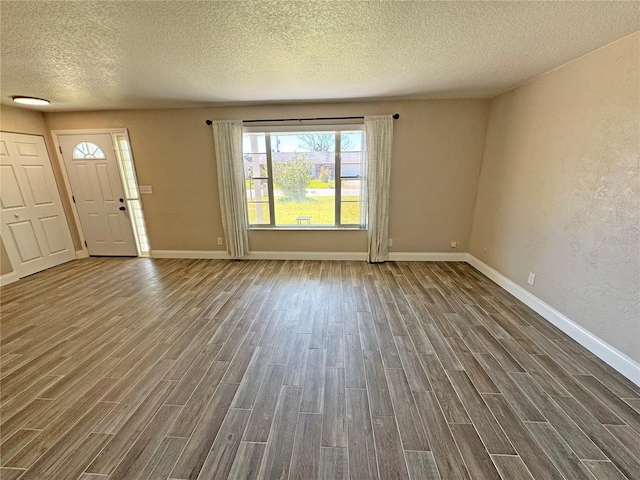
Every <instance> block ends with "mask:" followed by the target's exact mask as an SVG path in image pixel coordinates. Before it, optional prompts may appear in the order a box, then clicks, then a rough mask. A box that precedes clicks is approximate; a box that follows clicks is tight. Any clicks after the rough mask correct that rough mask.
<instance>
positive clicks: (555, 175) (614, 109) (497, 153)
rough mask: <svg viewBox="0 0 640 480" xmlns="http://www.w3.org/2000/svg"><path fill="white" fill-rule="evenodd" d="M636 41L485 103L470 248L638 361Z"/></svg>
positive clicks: (612, 47) (639, 261)
mask: <svg viewBox="0 0 640 480" xmlns="http://www.w3.org/2000/svg"><path fill="white" fill-rule="evenodd" d="M639 43H640V33H636V34H634V35H631V36H628V37H626V38H623V39H621V40H619V41H617V42H614V43H612V44H610V45H608V46H606V47H603V48H601V49H599V50H597V51H595V52H592V53H590V54H588V55H586V56H584V57H582V58H580V59H578V60H576V61H574V62H572V63H570V64H568V65H565V66H564V67H562V68H560V69H557V70H555V71H552V72H550V73H548V74H546V75H544V76H542V77H539V78H537V79H535V80H533V81H532V82H530V83H528V84H526V85H523V86H521V87H518V88H516V89H515V90H512V91H510V92H507V93H505V94H503V95H500V96H499V97H496V98H494V99H493V100H492V103H491V107H490V114H489V121H488V127H487V136H486V142H485V152H484V157H483V164H482V170H481V175H480V180H479V184H478V196H477V201H476V208H475V214H474V221H473V228H472V234H471V240H470V252H471V253H472V254H473V255H474V256H475V257H477V258H479V259H481V260H482V261H484V262H485V263H487V264H488V265H490V266H491V267H493V268H494V269H496V270H497V271H499V272H500V273H502V274H503V275H505V276H506V277H508V278H509V279H511V280H513V281H514V282H516V283H518V284H519V285H520V286H522V287H524V288H526V289H527V290H529V291H531V292H532V293H533V294H534V295H536V296H537V297H538V298H540V299H542V300H543V301H545V302H546V303H548V304H549V305H551V306H552V307H554V308H555V309H557V310H559V311H560V312H561V313H563V314H565V315H566V316H567V317H568V318H570V319H571V320H573V321H575V322H577V323H578V324H580V325H581V326H583V327H584V328H586V329H587V330H589V331H590V332H592V333H594V334H595V335H597V336H598V337H600V338H601V339H603V340H604V341H606V342H608V343H609V344H610V345H612V346H613V347H615V348H617V349H619V350H620V351H622V352H623V353H625V354H627V355H628V356H630V357H631V358H633V359H635V360H636V361H640V310H639V301H640V287H639V276H640V274H639V268H640V243H639V240H638V236H639V216H640V204H639V195H640V171H639V160H638V152H639V149H640V140H639V125H640V112H639V110H640V104H639V95H638V94H639V91H640V90H639V82H640V80H639V54H640V52H639ZM484 249H486V253H484ZM528 272H533V273H535V274H536V275H537V278H536V282H535V285H534V286H529V285H528V284H527V275H528Z"/></svg>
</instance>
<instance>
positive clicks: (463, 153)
mask: <svg viewBox="0 0 640 480" xmlns="http://www.w3.org/2000/svg"><path fill="white" fill-rule="evenodd" d="M488 103H489V102H488V100H414V101H402V102H362V103H338V104H308V105H298V104H296V105H280V106H276V105H265V106H235V107H219V108H187V109H166V110H127V111H107V112H76V113H48V114H47V115H46V119H47V123H48V126H49V128H51V129H52V130H56V129H79V128H115V127H118V128H121V127H126V128H128V129H129V134H130V137H131V146H132V149H133V154H134V157H135V162H136V169H137V173H138V180H139V182H140V184H141V185H151V186H152V187H153V192H154V193H153V195H143V196H142V201H143V205H144V212H145V216H146V220H147V226H148V229H149V240H150V243H151V248H152V249H153V250H221V249H223V248H222V247H219V246H218V245H217V244H216V237H222V236H223V233H222V223H221V219H220V207H219V202H218V198H219V197H218V185H217V176H216V166H215V158H214V152H213V139H212V132H211V127H207V126H206V125H205V123H204V122H205V120H206V119H213V120H216V119H219V120H222V119H229V120H233V119H250V118H297V117H315V116H343V115H344V116H351V115H375V114H391V113H399V114H400V119H399V120H396V121H395V123H394V150H393V166H392V168H391V194H390V197H391V198H390V215H389V217H390V224H389V229H390V236H391V238H393V240H394V246H393V248H392V251H394V250H395V251H399V252H412V251H414V252H425V251H426V252H436V251H451V249H450V242H451V241H452V240H457V241H460V242H461V249H460V251H466V249H467V246H468V238H469V232H470V230H471V220H472V215H473V205H474V202H475V194H476V183H477V179H478V175H479V171H480V162H481V158H482V147H483V142H484V133H485V126H486V118H487V111H488ZM249 246H250V249H251V250H256V251H265V250H266V251H269V250H276V251H277V250H280V251H326V252H331V251H339V252H365V251H366V232H364V231H318V232H311V231H289V232H285V231H277V232H274V231H252V232H250V234H249Z"/></svg>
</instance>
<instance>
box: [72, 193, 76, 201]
mask: <svg viewBox="0 0 640 480" xmlns="http://www.w3.org/2000/svg"><path fill="white" fill-rule="evenodd" d="M71 200H73V203H76V197H75V196H73V195H71Z"/></svg>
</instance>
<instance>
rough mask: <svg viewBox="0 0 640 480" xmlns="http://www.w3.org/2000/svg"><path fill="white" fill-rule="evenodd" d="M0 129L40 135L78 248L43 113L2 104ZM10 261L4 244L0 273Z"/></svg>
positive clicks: (1, 249) (9, 265)
mask: <svg viewBox="0 0 640 480" xmlns="http://www.w3.org/2000/svg"><path fill="white" fill-rule="evenodd" d="M0 130H2V131H4V132H12V133H29V134H33V135H42V136H43V137H44V142H45V145H46V147H47V151H48V153H49V158H50V159H51V165H52V167H53V174H54V176H55V179H56V183H57V184H58V189H59V191H60V197H61V198H62V205H63V208H64V211H65V214H66V216H67V222H68V223H69V228H70V230H71V237H72V238H73V243H74V246H75V248H76V250H80V237H79V236H78V232H77V229H76V228H75V224H74V223H73V217H72V214H71V205H70V204H69V201H68V199H67V194H66V190H65V188H64V181H63V179H62V173H61V171H60V165H59V163H58V161H57V160H56V156H55V150H54V148H53V143H52V141H51V137H50V135H49V132H48V130H47V128H46V124H45V118H44V114H43V113H41V112H36V111H33V110H27V109H23V108H15V107H11V106H8V105H2V107H0ZM1 241H2V240H1V238H0V242H1ZM12 271H13V269H12V267H11V262H10V261H9V257H8V256H7V254H6V251H5V248H4V244H2V246H1V247H0V274H5V273H9V272H12Z"/></svg>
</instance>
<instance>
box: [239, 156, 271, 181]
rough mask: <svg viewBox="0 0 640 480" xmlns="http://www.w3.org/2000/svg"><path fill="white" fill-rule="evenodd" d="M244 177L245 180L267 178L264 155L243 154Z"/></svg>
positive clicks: (265, 157)
mask: <svg viewBox="0 0 640 480" xmlns="http://www.w3.org/2000/svg"><path fill="white" fill-rule="evenodd" d="M244 175H245V177H246V178H251V177H266V176H268V175H267V154H266V153H245V154H244Z"/></svg>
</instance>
